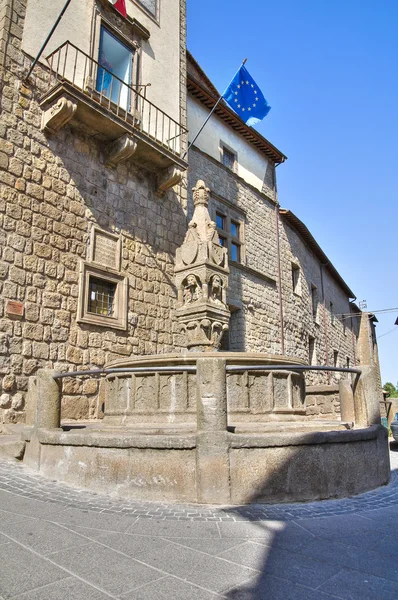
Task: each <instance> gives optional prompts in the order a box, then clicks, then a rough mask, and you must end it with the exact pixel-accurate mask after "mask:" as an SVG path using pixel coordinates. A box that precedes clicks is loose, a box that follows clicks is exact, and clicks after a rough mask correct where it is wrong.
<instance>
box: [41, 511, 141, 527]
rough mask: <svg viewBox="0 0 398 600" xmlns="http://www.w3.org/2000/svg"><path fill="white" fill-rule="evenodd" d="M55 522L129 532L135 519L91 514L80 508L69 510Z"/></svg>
mask: <svg viewBox="0 0 398 600" xmlns="http://www.w3.org/2000/svg"><path fill="white" fill-rule="evenodd" d="M53 521H54V522H56V523H60V524H63V525H66V526H67V527H73V526H77V527H81V526H83V527H88V528H90V529H100V530H112V531H127V529H128V528H129V527H131V524H132V523H134V521H135V518H133V517H129V516H128V515H122V514H120V515H119V514H115V513H112V515H104V514H103V513H102V512H101V513H99V512H91V511H88V510H81V509H78V508H68V509H67V510H65V511H64V512H62V513H61V514H59V515H57V516H55V517H54V519H53Z"/></svg>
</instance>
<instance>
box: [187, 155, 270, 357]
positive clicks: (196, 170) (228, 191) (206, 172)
mask: <svg viewBox="0 0 398 600" xmlns="http://www.w3.org/2000/svg"><path fill="white" fill-rule="evenodd" d="M197 179H203V180H204V181H205V183H206V185H207V187H209V188H210V190H211V197H210V202H209V210H210V214H211V215H212V216H213V217H215V209H216V208H222V209H224V210H225V211H226V212H228V211H232V213H233V209H234V207H235V208H236V209H237V210H238V211H239V212H237V216H238V217H239V216H241V218H242V220H243V225H244V245H245V248H244V254H245V256H246V260H243V263H244V264H243V265H238V264H237V263H234V262H232V261H231V260H230V264H229V266H230V271H231V272H230V276H229V287H228V295H227V301H228V303H229V304H230V305H233V307H234V308H236V309H237V310H236V311H235V312H233V315H232V318H231V322H230V334H229V349H230V350H234V351H250V352H261V351H263V352H264V351H265V352H272V353H276V354H278V353H280V330H279V309H278V294H277V289H276V267H277V265H276V225H275V203H274V202H273V201H272V200H271V199H269V198H268V197H267V196H265V195H264V194H261V193H260V192H259V191H258V190H256V189H255V188H253V187H252V186H250V185H247V184H246V183H245V182H244V181H243V179H241V178H240V177H238V176H237V175H236V174H235V173H233V172H231V171H230V170H229V169H228V168H226V167H224V166H223V165H222V164H221V163H219V162H218V161H216V160H214V159H212V158H210V157H209V156H208V155H206V154H204V153H203V152H201V151H200V150H198V149H197V148H192V149H191V150H190V153H189V170H188V188H189V189H191V188H192V187H193V186H194V185H195V183H196V180H197ZM192 210H193V208H192V206H191V205H189V206H188V213H189V214H192ZM242 252H243V251H242ZM246 267H247V268H246Z"/></svg>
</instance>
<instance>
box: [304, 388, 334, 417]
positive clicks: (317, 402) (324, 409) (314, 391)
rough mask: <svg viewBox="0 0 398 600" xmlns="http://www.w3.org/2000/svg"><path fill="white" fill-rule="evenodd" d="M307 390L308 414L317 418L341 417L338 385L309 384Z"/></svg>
mask: <svg viewBox="0 0 398 600" xmlns="http://www.w3.org/2000/svg"><path fill="white" fill-rule="evenodd" d="M305 392H306V396H305V403H306V414H307V416H312V417H314V418H316V419H332V420H334V419H340V398H339V387H338V385H319V386H316V385H314V386H309V385H307V387H306V390H305Z"/></svg>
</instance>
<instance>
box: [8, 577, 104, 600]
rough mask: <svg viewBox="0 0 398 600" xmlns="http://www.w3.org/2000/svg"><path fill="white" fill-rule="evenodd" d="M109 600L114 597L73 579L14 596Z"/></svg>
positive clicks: (21, 598)
mask: <svg viewBox="0 0 398 600" xmlns="http://www.w3.org/2000/svg"><path fill="white" fill-rule="evenodd" d="M109 598H114V596H110V595H109V594H107V593H106V592H102V591H100V590H97V589H96V588H94V587H92V586H91V585H88V584H86V583H84V582H83V581H79V580H78V579H74V578H72V577H70V578H68V579H63V580H62V581H59V582H57V583H52V584H50V585H47V586H45V587H40V588H39V589H37V590H33V591H31V592H27V593H26V594H22V595H18V596H13V600H109Z"/></svg>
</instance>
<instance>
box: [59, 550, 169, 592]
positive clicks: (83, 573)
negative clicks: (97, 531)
mask: <svg viewBox="0 0 398 600" xmlns="http://www.w3.org/2000/svg"><path fill="white" fill-rule="evenodd" d="M50 558H51V560H52V561H53V562H54V563H56V564H57V565H60V566H62V567H64V568H65V569H68V571H69V572H73V573H74V574H76V575H77V576H79V577H81V578H82V579H84V581H86V582H87V583H90V584H92V585H94V586H97V587H98V588H100V589H102V590H104V591H107V592H109V593H111V594H115V595H121V594H125V593H127V592H129V591H130V590H133V589H134V588H136V587H138V586H139V585H142V584H143V583H146V582H150V581H155V580H156V579H159V578H160V577H162V576H163V575H164V573H161V572H159V571H158V570H156V569H155V568H152V567H151V566H146V565H143V564H140V563H139V562H137V561H135V560H134V559H132V558H128V557H127V556H124V555H123V554H120V553H119V552H115V551H114V550H110V549H109V548H105V547H104V546H102V545H100V544H95V543H93V544H91V545H88V546H83V547H79V548H74V549H72V550H64V551H62V552H57V553H55V554H51V555H50ZM155 566H156V565H155Z"/></svg>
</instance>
